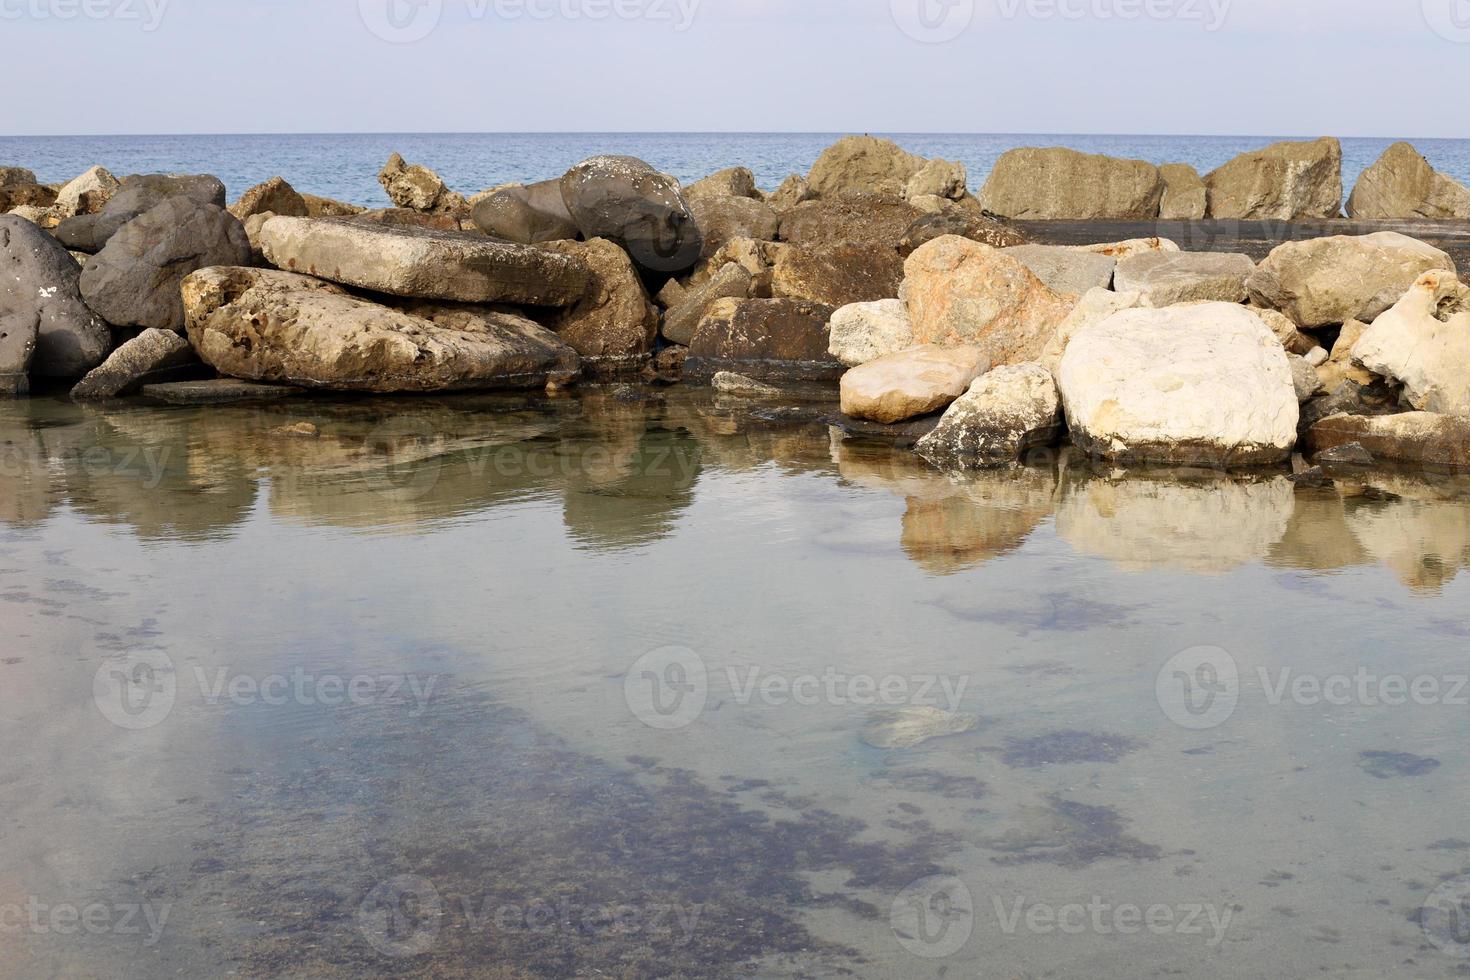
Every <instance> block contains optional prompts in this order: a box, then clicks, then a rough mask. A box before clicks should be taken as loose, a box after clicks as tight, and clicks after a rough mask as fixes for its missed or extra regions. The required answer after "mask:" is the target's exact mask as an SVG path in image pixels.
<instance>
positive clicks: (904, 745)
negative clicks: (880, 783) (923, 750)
mask: <svg viewBox="0 0 1470 980" xmlns="http://www.w3.org/2000/svg"><path fill="white" fill-rule="evenodd" d="M979 724H980V718H979V716H978V715H971V714H964V713H954V712H949V711H943V710H941V709H939V708H929V707H923V708H902V709H899V710H897V711H880V712H877V713H875V714H874V715H873V717H872V719H871V720H870V721H869V722H868V725H867V727H866V728H864V729H863V734H862V740H863V743H864V744H865V745H870V746H872V747H873V748H875V749H912V748H915V747H917V746H920V745H923V744H924V743H925V742H928V741H931V740H932V739H936V738H944V737H946V736H948V735H963V734H965V733H966V732H968V731H972V730H974V728H975V727H976V726H978V725H979Z"/></svg>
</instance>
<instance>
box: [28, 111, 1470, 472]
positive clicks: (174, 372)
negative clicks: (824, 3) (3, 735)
mask: <svg viewBox="0 0 1470 980" xmlns="http://www.w3.org/2000/svg"><path fill="white" fill-rule="evenodd" d="M1070 153H1071V151H1053V150H1035V151H1032V150H1022V151H1015V154H1007V156H1006V158H1003V160H1002V164H1001V165H1000V166H998V167H997V170H996V173H995V174H993V175H992V177H991V179H990V181H989V182H988V183H987V185H986V188H985V190H984V191H982V194H981V196H980V197H978V198H977V197H976V196H974V195H972V194H970V193H969V191H968V189H967V175H966V173H965V169H964V167H963V166H962V165H960V164H957V163H951V162H948V161H944V160H927V159H924V158H922V157H917V156H914V155H912V154H909V153H907V152H905V151H904V150H903V149H902V148H900V147H899V146H897V145H896V144H894V143H891V142H889V141H886V140H880V139H875V138H872V137H850V138H847V139H843V140H841V141H839V142H838V143H837V144H835V145H834V146H832V147H830V148H828V149H827V150H826V151H825V152H824V153H823V154H822V155H821V157H820V158H819V159H818V160H817V162H816V164H815V165H814V166H813V168H812V170H811V171H810V173H808V174H806V175H804V176H803V175H792V176H791V177H790V178H788V179H787V180H786V181H785V182H784V183H783V184H782V185H781V186H780V187H779V188H778V189H777V190H775V191H774V192H771V193H765V192H763V191H761V190H760V189H759V188H758V187H757V186H756V182H755V179H754V177H753V175H752V174H751V172H750V171H749V170H746V169H744V168H732V169H729V170H724V171H721V172H719V173H717V174H714V175H712V176H710V177H707V178H705V179H703V180H700V181H698V182H696V183H693V184H691V185H690V186H688V187H687V188H686V187H683V186H681V185H680V184H679V182H678V181H676V180H675V179H674V178H672V177H670V176H668V175H666V174H663V173H660V172H659V171H657V170H656V169H655V168H653V167H652V166H650V165H648V164H647V163H644V162H643V161H641V160H637V159H634V158H631V157H620V156H600V157H594V158H591V159H589V160H586V161H583V162H582V163H580V164H578V165H576V166H575V167H573V168H571V169H570V170H569V171H567V173H566V174H564V175H563V176H562V177H561V178H559V179H556V180H552V181H543V182H540V183H535V184H529V185H521V184H514V185H506V186H502V187H497V188H492V189H490V190H487V191H484V192H481V193H479V194H475V195H472V196H469V197H466V196H464V195H462V194H460V193H458V192H455V191H453V190H451V189H450V188H449V187H447V186H446V185H445V183H444V181H443V180H442V179H440V177H439V176H438V175H437V174H435V173H434V172H433V171H432V170H430V169H428V168H427V167H424V166H421V165H414V164H409V163H408V162H406V161H405V160H404V159H403V158H402V157H400V156H398V155H396V154H395V155H394V156H393V157H392V158H391V159H390V160H389V161H388V164H387V165H386V166H385V167H384V169H383V171H382V172H381V174H380V175H379V179H380V182H381V184H382V186H383V189H384V192H385V193H386V194H387V196H388V199H389V201H390V202H391V204H392V207H388V208H383V209H378V210H367V209H364V208H361V207H357V206H354V205H349V204H345V203H342V202H338V201H332V200H329V199H326V198H319V197H312V196H310V195H304V194H301V193H298V192H297V191H296V190H295V189H294V188H293V187H291V185H290V184H288V183H287V182H286V181H285V180H284V179H282V178H279V177H277V178H274V179H272V180H270V181H267V182H266V183H264V184H261V185H259V186H256V187H253V188H250V189H249V190H247V191H246V192H245V193H244V194H242V195H241V196H240V197H239V199H238V200H236V201H235V202H234V203H232V204H229V205H228V206H227V205H226V191H225V188H224V186H223V185H222V184H221V183H220V182H219V181H218V180H217V179H215V178H213V177H211V176H207V175H184V176H180V175H142V176H132V177H128V178H125V179H123V180H121V181H119V180H116V179H115V178H113V177H112V176H111V175H110V174H108V173H107V172H106V171H105V170H102V169H101V168H93V169H92V170H90V171H88V172H87V173H86V174H83V175H82V176H81V177H78V178H77V179H76V180H74V181H72V182H71V183H69V184H67V185H65V186H63V187H56V188H52V187H49V186H44V185H40V184H38V183H36V181H35V177H34V175H33V174H31V173H30V172H29V171H24V170H20V169H16V168H10V169H0V203H7V204H13V206H12V207H10V208H9V211H10V213H9V214H6V215H3V216H0V260H4V261H6V262H7V268H12V269H14V270H15V272H16V274H15V275H14V276H12V277H8V278H6V279H5V280H4V281H3V282H0V379H3V381H0V383H3V384H4V385H5V386H6V388H7V389H8V390H10V391H12V392H17V393H18V392H22V391H24V390H25V389H26V387H27V385H28V383H29V379H31V378H68V379H74V380H75V379H80V380H78V381H77V383H76V384H75V387H74V389H73V395H74V397H77V398H109V397H117V396H122V395H127V394H130V393H133V392H136V391H139V390H143V389H146V393H147V394H149V395H152V396H157V397H161V398H166V399H209V400H219V399H223V398H234V397H279V396H281V395H283V394H290V393H292V392H297V391H302V390H308V389H318V390H327V391H340V392H370V393H415V392H445V391H466V390H485V389H497V388H506V389H514V388H541V387H548V386H550V387H562V386H566V385H569V384H571V383H573V382H575V381H577V380H578V379H583V378H587V379H593V380H599V379H607V378H620V379H626V378H632V377H636V378H641V379H643V380H647V381H650V382H656V383H672V382H675V381H678V380H689V381H695V382H704V381H712V382H714V383H715V384H716V387H718V388H719V390H721V391H723V392H727V393H735V394H740V395H743V396H746V397H770V396H772V395H773V394H780V393H782V392H783V391H785V390H787V389H786V388H784V387H783V386H786V385H789V384H790V383H792V382H801V383H810V382H817V383H827V384H831V383H834V382H836V383H838V384H839V397H840V404H841V409H842V415H841V416H839V417H837V421H838V423H839V424H840V425H843V426H847V427H854V428H860V429H861V428H866V431H875V432H884V433H891V434H899V433H901V434H902V437H903V438H904V439H905V440H906V441H907V442H908V443H913V444H916V445H917V449H918V451H919V453H921V454H922V455H923V456H924V457H925V458H926V459H929V460H932V461H935V462H940V463H942V464H944V465H961V466H988V465H999V464H1008V463H1013V462H1015V461H1017V460H1018V459H1021V458H1023V457H1024V456H1025V455H1026V454H1027V453H1028V452H1030V451H1031V450H1033V449H1036V448H1039V447H1045V446H1050V445H1052V444H1055V443H1057V442H1058V441H1060V440H1062V439H1064V438H1068V437H1069V438H1070V439H1071V441H1072V442H1073V443H1075V444H1076V445H1077V446H1079V447H1081V448H1082V449H1083V450H1085V451H1086V452H1088V453H1090V454H1093V455H1096V456H1099V457H1102V458H1106V459H1117V460H1139V461H1149V462H1163V463H1181V462H1183V463H1207V464H1210V465H1222V466H1237V465H1256V464H1274V463H1279V462H1280V461H1282V460H1284V459H1285V458H1286V457H1287V456H1289V455H1290V454H1291V453H1292V451H1293V450H1294V449H1295V448H1297V447H1298V446H1299V445H1300V446H1304V447H1306V448H1309V449H1314V450H1320V451H1323V452H1329V453H1335V454H1337V455H1343V454H1346V455H1348V456H1354V457H1355V458H1358V457H1356V456H1355V454H1356V453H1357V452H1358V451H1359V449H1361V450H1362V451H1363V452H1364V453H1366V454H1367V455H1370V456H1372V457H1377V458H1390V459H1393V458H1398V459H1410V460H1413V461H1416V462H1419V461H1424V460H1427V459H1429V458H1430V457H1434V458H1435V459H1439V458H1440V457H1444V458H1445V459H1446V460H1448V462H1449V463H1451V464H1455V465H1458V464H1460V463H1467V462H1470V437H1467V435H1466V432H1465V430H1466V429H1470V381H1467V380H1466V379H1467V377H1470V374H1467V372H1466V370H1465V367H1466V365H1467V364H1470V329H1467V328H1470V290H1467V289H1466V287H1464V286H1462V285H1461V284H1460V282H1459V280H1458V278H1457V274H1456V269H1455V265H1454V262H1453V261H1452V260H1451V259H1450V257H1449V256H1448V255H1447V254H1445V253H1444V252H1442V251H1440V250H1438V249H1436V248H1433V247H1431V246H1429V245H1427V244H1425V243H1423V242H1420V241H1417V240H1414V239H1411V238H1408V237H1405V236H1403V235H1400V234H1397V233H1393V232H1381V233H1378V234H1372V235H1366V236H1358V237H1348V236H1339V237H1329V238H1320V239H1315V240H1310V241H1298V242H1290V243H1288V244H1285V245H1282V246H1280V247H1279V248H1277V249H1276V250H1275V251H1274V252H1272V253H1271V255H1270V256H1269V257H1268V258H1267V259H1266V260H1265V261H1264V262H1262V263H1260V264H1259V265H1258V264H1257V263H1256V262H1255V261H1253V260H1252V259H1251V258H1250V257H1249V256H1246V255H1243V254H1226V253H1194V252H1184V251H1181V250H1180V249H1179V247H1178V246H1177V245H1176V244H1174V243H1173V242H1171V241H1168V240H1167V239H1162V238H1146V239H1137V240H1130V241H1124V242H1106V243H1100V244H1094V245H1084V246H1051V245H1041V244H1036V243H1033V242H1031V241H1029V239H1028V236H1027V234H1026V233H1025V232H1024V231H1023V230H1022V226H1020V225H1017V224H1014V223H1011V222H1008V221H1006V220H1003V219H1001V218H998V217H997V216H996V215H995V214H994V213H992V210H995V209H997V208H998V209H999V210H1000V211H1001V213H1011V214H1018V215H1024V216H1027V217H1034V216H1036V215H1035V211H1034V210H1032V209H1030V208H1029V205H1028V206H1012V205H1010V204H1009V203H1007V202H1011V201H1020V200H1021V199H1022V197H1023V196H1024V195H1026V194H1030V195H1031V199H1032V200H1041V199H1043V198H1045V197H1047V196H1048V195H1052V196H1058V197H1059V196H1066V195H1073V197H1072V198H1071V200H1073V201H1077V202H1080V201H1083V199H1084V198H1085V197H1087V195H1093V196H1094V198H1095V200H1094V201H1093V202H1092V204H1088V205H1087V207H1086V209H1084V210H1085V213H1086V214H1087V215H1089V216H1094V217H1104V216H1116V215H1117V214H1118V213H1119V208H1115V207H1114V204H1115V203H1118V202H1124V201H1125V199H1126V200H1127V201H1131V202H1133V203H1131V204H1128V207H1127V208H1122V209H1121V210H1122V211H1127V210H1128V208H1134V207H1135V206H1136V213H1138V214H1144V213H1152V214H1154V215H1157V214H1158V213H1160V209H1161V208H1163V207H1165V204H1161V202H1168V201H1170V200H1174V201H1175V202H1176V203H1177V202H1179V201H1183V200H1185V199H1188V200H1191V201H1195V203H1200V202H1202V207H1203V208H1204V209H1205V212H1206V213H1210V212H1212V211H1214V210H1215V208H1216V207H1217V204H1218V202H1224V201H1227V200H1229V201H1235V200H1237V199H1239V200H1241V201H1245V202H1247V203H1244V204H1241V205H1240V206H1239V207H1236V205H1231V208H1232V209H1233V210H1237V211H1242V212H1244V211H1251V210H1252V209H1255V208H1257V207H1267V206H1269V207H1270V208H1277V207H1278V205H1279V206H1280V207H1281V208H1284V209H1285V211H1289V212H1290V213H1291V214H1292V215H1298V214H1305V213H1311V214H1323V213H1326V211H1327V210H1328V209H1329V198H1332V203H1331V208H1332V209H1335V208H1337V206H1338V205H1337V203H1336V202H1338V201H1340V198H1341V193H1340V190H1341V187H1340V178H1339V180H1338V185H1337V193H1336V196H1335V197H1333V195H1332V194H1331V193H1328V192H1330V191H1331V190H1332V178H1331V176H1330V174H1331V173H1338V174H1340V151H1339V150H1338V149H1337V147H1336V144H1335V143H1334V142H1332V141H1319V143H1317V144H1309V145H1305V146H1304V145H1302V144H1282V145H1280V146H1278V147H1272V148H1269V149H1268V150H1265V151H1261V153H1259V154H1251V155H1247V157H1243V158H1241V160H1238V161H1234V162H1232V163H1231V164H1228V165H1227V166H1226V167H1224V168H1221V170H1220V171H1216V173H1215V174H1211V175H1209V176H1208V177H1207V178H1205V180H1204V182H1203V189H1202V190H1201V191H1200V193H1195V190H1190V189H1189V188H1187V187H1186V186H1185V182H1184V181H1183V180H1182V179H1181V180H1179V181H1177V182H1175V183H1174V184H1168V182H1167V181H1166V180H1165V176H1166V174H1167V173H1173V172H1174V171H1172V170H1170V168H1167V167H1166V168H1163V170H1162V171H1159V170H1152V173H1151V172H1150V170H1151V169H1152V168H1151V165H1141V166H1140V167H1132V166H1129V167H1126V168H1123V169H1122V170H1116V171H1115V170H1114V169H1113V168H1112V167H1111V165H1110V164H1106V163H1098V162H1097V161H1098V160H1102V159H1104V158H1088V160H1084V161H1081V162H1079V161H1077V160H1074V159H1072V157H1071V156H1068V154H1070ZM1018 160H1021V161H1025V160H1030V161H1031V162H1030V163H1029V164H1026V167H1028V168H1029V179H1028V180H1027V181H1024V182H1022V181H1019V180H1016V179H1014V178H1013V177H1012V176H1007V175H1008V174H1014V173H1015V169H1014V168H1015V167H1016V166H1017V164H1016V161H1018ZM1089 160H1090V161H1091V162H1088V161H1089ZM1252 161H1254V162H1252ZM1273 161H1274V162H1273ZM1314 161H1326V162H1327V164H1330V165H1324V166H1318V165H1317V163H1316V162H1314ZM1385 161H1386V162H1385ZM1145 168H1149V169H1145ZM1370 175H1372V179H1371V180H1370V179H1369V175H1365V178H1364V184H1362V185H1360V188H1359V191H1360V192H1361V193H1355V195H1354V197H1355V199H1356V200H1358V201H1359V206H1360V207H1362V208H1380V209H1382V208H1399V207H1401V206H1406V205H1403V203H1402V202H1404V201H1408V200H1410V199H1411V198H1415V196H1416V195H1419V196H1421V197H1423V198H1424V200H1432V201H1433V202H1437V203H1435V204H1434V207H1437V208H1442V209H1451V210H1452V208H1453V201H1454V200H1455V196H1454V193H1453V189H1452V188H1449V187H1447V186H1446V185H1445V183H1444V182H1443V181H1442V180H1440V179H1438V178H1439V176H1440V175H1435V174H1433V172H1432V171H1430V172H1429V173H1428V175H1427V176H1426V175H1425V173H1424V172H1423V171H1422V169H1419V168H1416V167H1415V166H1413V165H1412V161H1408V160H1407V159H1406V158H1405V157H1404V155H1403V152H1402V151H1400V150H1399V149H1398V148H1395V149H1394V150H1391V151H1390V153H1389V154H1386V155H1385V159H1384V161H1380V165H1379V166H1378V167H1376V168H1375V170H1374V171H1370ZM1410 184H1412V186H1410ZM1023 185H1025V186H1023ZM1166 185H1167V186H1166ZM1324 188H1325V190H1324ZM1196 190H1198V189H1196ZM1421 192H1422V194H1421ZM1078 195H1081V196H1078ZM1099 201H1101V204H1098V202H1099ZM16 202H19V203H16ZM1252 202H1254V203H1252ZM1262 202H1268V203H1267V204H1262ZM1270 202H1275V203H1270ZM1282 202H1286V203H1285V204H1282ZM987 205H989V207H987ZM1093 205H1097V206H1093ZM1078 206H1079V207H1081V205H1078ZM1180 206H1181V207H1182V205H1180ZM1222 206H1223V205H1222ZM1190 207H1191V208H1194V205H1193V204H1191V205H1190ZM1282 213H1284V212H1282ZM216 376H218V377H217V379H216ZM200 379H216V380H206V381H205V382H204V383H203V384H201V383H200ZM716 379H717V380H716ZM178 384H186V386H185V387H179V386H178ZM829 390H830V389H829ZM1411 410H1412V411H1413V412H1414V413H1415V414H1416V416H1417V415H1420V414H1422V417H1414V418H1411V417H1410V416H1409V415H1407V414H1405V413H1408V412H1410V411H1411ZM1353 443H1357V444H1359V445H1358V447H1353V446H1352V444H1353ZM1344 447H1346V448H1344ZM1446 447H1449V448H1448V449H1447V448H1446Z"/></svg>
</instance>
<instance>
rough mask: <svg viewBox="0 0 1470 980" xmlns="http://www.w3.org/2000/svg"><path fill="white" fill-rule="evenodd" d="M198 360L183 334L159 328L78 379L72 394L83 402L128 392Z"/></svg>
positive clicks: (123, 347) (144, 332)
mask: <svg viewBox="0 0 1470 980" xmlns="http://www.w3.org/2000/svg"><path fill="white" fill-rule="evenodd" d="M198 363H199V358H198V357H196V356H195V354H194V348H192V347H190V346H189V341H188V340H186V339H185V338H184V337H183V336H182V335H181V334H177V333H174V332H173V331H172V330H160V329H157V328H154V329H152V330H145V331H143V332H142V333H141V334H139V335H138V336H136V337H134V338H133V339H132V340H130V341H128V342H127V343H125V344H123V345H122V346H121V347H119V348H118V349H117V350H115V351H113V352H112V354H111V356H109V357H108V358H107V360H106V361H104V362H102V364H100V365H99V366H98V367H96V368H94V369H93V370H92V371H91V372H90V373H89V374H88V375H87V376H86V377H85V378H83V379H82V380H81V381H80V382H78V383H77V386H76V387H75V388H73V389H72V391H71V397H72V398H73V399H75V400H77V401H83V400H88V399H94V398H113V397H116V396H118V395H125V394H127V393H128V392H130V391H134V390H136V389H137V388H139V387H141V386H142V385H144V384H147V383H151V381H150V376H152V375H155V374H158V373H159V372H165V371H170V370H174V369H177V368H180V367H185V366H187V365H190V364H198Z"/></svg>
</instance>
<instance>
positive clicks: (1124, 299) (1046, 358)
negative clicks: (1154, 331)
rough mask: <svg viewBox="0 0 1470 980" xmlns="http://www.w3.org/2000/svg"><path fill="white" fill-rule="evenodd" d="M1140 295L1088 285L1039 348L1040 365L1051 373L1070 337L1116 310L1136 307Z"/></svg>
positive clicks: (1054, 371) (1055, 370) (1054, 369)
mask: <svg viewBox="0 0 1470 980" xmlns="http://www.w3.org/2000/svg"><path fill="white" fill-rule="evenodd" d="M1142 299H1143V297H1141V296H1139V295H1138V294H1137V293H1115V292H1113V291H1112V290H1110V289H1089V290H1088V291H1087V292H1086V293H1084V294H1083V296H1082V298H1081V299H1080V300H1079V301H1078V302H1077V305H1076V306H1075V307H1073V308H1072V312H1071V313H1068V314H1067V316H1066V318H1065V319H1063V320H1062V322H1061V323H1060V324H1058V325H1057V328H1056V330H1055V331H1053V332H1052V335H1051V337H1049V338H1048V339H1047V342H1046V346H1045V347H1043V348H1042V351H1041V358H1040V363H1041V366H1042V367H1044V368H1046V369H1047V370H1048V371H1050V372H1051V373H1052V375H1053V376H1055V375H1056V373H1057V371H1058V370H1060V369H1061V366H1062V355H1064V354H1065V353H1066V352H1067V345H1069V344H1070V343H1071V342H1072V338H1073V337H1075V336H1077V334H1079V333H1081V332H1082V331H1083V330H1084V329H1086V328H1087V327H1090V326H1092V325H1093V324H1094V323H1101V322H1102V321H1104V320H1106V319H1107V318H1108V317H1110V316H1112V315H1113V314H1114V313H1117V312H1119V311H1120V310H1132V309H1136V308H1138V307H1139V306H1140V305H1141V304H1142Z"/></svg>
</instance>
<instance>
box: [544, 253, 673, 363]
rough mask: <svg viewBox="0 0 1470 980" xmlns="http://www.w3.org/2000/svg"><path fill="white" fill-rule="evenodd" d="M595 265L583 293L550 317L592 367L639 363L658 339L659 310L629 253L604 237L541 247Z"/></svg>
mask: <svg viewBox="0 0 1470 980" xmlns="http://www.w3.org/2000/svg"><path fill="white" fill-rule="evenodd" d="M540 247H541V248H544V249H547V250H549V251H552V252H556V253H558V254H561V255H565V256H568V257H570V258H572V259H575V260H579V261H580V262H582V263H583V264H584V265H586V266H587V268H588V269H589V270H591V278H590V280H589V282H588V285H587V289H586V291H585V292H584V293H583V294H582V298H581V299H580V300H578V301H577V303H576V304H575V305H573V306H569V307H567V308H566V309H563V310H558V311H557V312H555V313H553V314H551V315H550V316H549V317H548V319H546V320H545V321H544V323H545V324H546V326H548V327H550V328H551V329H552V330H555V331H556V334H557V336H559V337H560V338H561V339H562V341H563V342H564V343H566V344H567V346H569V347H571V348H572V350H574V351H576V352H577V353H578V354H580V355H581V356H582V361H583V365H584V366H585V367H587V368H589V369H597V368H602V367H607V368H615V367H618V366H637V365H638V364H640V363H641V362H642V361H644V360H646V359H647V357H648V355H649V354H650V353H651V352H652V351H653V345H654V343H655V342H656V341H657V340H658V310H656V309H655V308H654V306H653V304H652V303H650V302H649V300H648V293H647V292H646V291H645V290H644V288H643V280H642V279H640V278H639V277H638V270H637V269H635V268H634V267H633V261H632V260H631V259H629V258H628V253H627V252H624V251H623V250H622V249H621V248H618V246H616V245H614V244H613V243H612V242H610V241H608V240H606V239H604V238H594V239H593V240H592V241H590V242H559V241H558V242H546V243H544V244H542V245H541V246H540Z"/></svg>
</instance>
